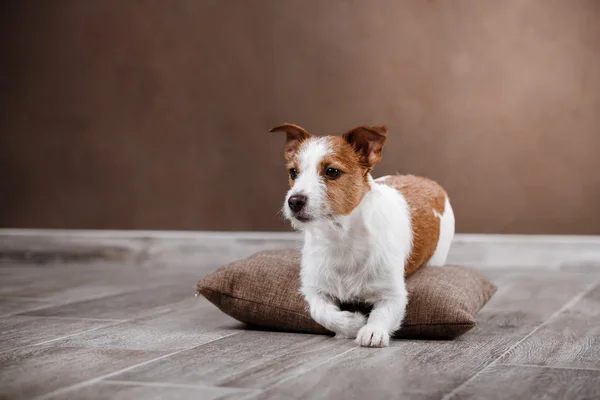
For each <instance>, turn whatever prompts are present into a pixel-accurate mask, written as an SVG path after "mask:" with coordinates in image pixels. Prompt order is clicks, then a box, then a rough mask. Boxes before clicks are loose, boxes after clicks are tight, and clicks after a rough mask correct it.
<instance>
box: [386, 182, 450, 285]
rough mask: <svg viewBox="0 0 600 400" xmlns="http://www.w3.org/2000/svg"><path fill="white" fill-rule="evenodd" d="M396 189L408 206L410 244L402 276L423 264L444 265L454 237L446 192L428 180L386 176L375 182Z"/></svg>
mask: <svg viewBox="0 0 600 400" xmlns="http://www.w3.org/2000/svg"><path fill="white" fill-rule="evenodd" d="M376 182H377V183H382V184H385V185H387V186H390V187H393V188H394V189H396V190H398V191H399V192H400V193H401V194H402V195H403V196H404V198H405V199H406V202H407V203H408V205H409V207H410V214H411V224H412V231H413V243H412V251H411V254H410V257H409V259H408V261H407V263H406V266H405V269H404V274H405V275H409V274H411V273H413V272H414V271H416V270H417V269H419V268H420V267H421V266H423V265H426V264H428V265H444V263H445V262H446V257H447V256H448V251H449V250H450V243H451V242H452V238H453V237H454V212H453V211H452V207H451V206H450V201H449V200H448V195H447V194H446V191H445V190H444V189H443V188H442V187H441V186H440V185H439V184H438V183H436V182H434V181H432V180H431V179H427V178H423V177H419V176H414V175H389V176H384V177H381V178H379V179H376Z"/></svg>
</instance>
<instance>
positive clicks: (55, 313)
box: [21, 283, 195, 319]
mask: <svg viewBox="0 0 600 400" xmlns="http://www.w3.org/2000/svg"><path fill="white" fill-rule="evenodd" d="M194 294H195V293H194V288H193V286H191V285H188V284H185V283H179V284H170V285H164V286H154V287H147V288H143V289H137V290H134V291H130V292H125V293H120V294H115V295H112V296H105V297H101V298H96V299H91V300H84V301H79V302H75V303H69V304H65V305H59V306H55V307H48V308H44V309H39V310H35V311H31V312H26V313H23V314H21V315H29V316H41V317H49V316H52V317H80V318H110V319H132V318H139V317H142V316H145V315H151V314H155V313H158V312H160V311H161V310H165V309H168V306H169V305H171V304H173V303H177V302H180V301H182V300H184V299H185V298H193V297H194Z"/></svg>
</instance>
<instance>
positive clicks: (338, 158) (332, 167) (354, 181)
mask: <svg viewBox="0 0 600 400" xmlns="http://www.w3.org/2000/svg"><path fill="white" fill-rule="evenodd" d="M328 139H329V143H330V145H331V150H332V151H331V154H330V155H327V156H325V157H324V158H323V159H322V160H321V163H320V165H319V173H320V175H321V176H322V177H323V179H324V181H325V185H326V186H327V198H328V203H329V206H330V208H331V211H332V213H333V214H335V215H348V214H350V213H351V212H352V210H354V209H355V208H356V207H357V206H358V205H359V204H360V201H361V200H362V198H363V196H364V195H365V193H366V192H367V191H368V190H369V184H368V180H367V179H368V178H367V177H368V170H367V169H366V168H365V167H364V166H363V165H362V163H361V162H360V157H359V155H358V154H357V153H356V152H355V151H354V149H353V148H352V146H351V145H350V144H349V143H348V142H347V141H346V140H345V139H344V138H342V137H339V136H330V137H329V138H328Z"/></svg>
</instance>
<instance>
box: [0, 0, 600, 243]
mask: <svg viewBox="0 0 600 400" xmlns="http://www.w3.org/2000/svg"><path fill="white" fill-rule="evenodd" d="M0 9H1V10H2V14H1V15H2V16H1V17H0V18H1V21H0V22H1V23H0V33H1V44H0V46H1V48H0V51H1V52H0V106H1V107H0V108H1V110H0V117H1V119H0V129H1V134H2V135H1V139H0V174H1V178H0V191H1V194H0V225H1V226H5V227H8V226H11V227H52V228H137V229H206V230H213V229H216V230H281V229H287V225H286V224H285V223H284V222H282V221H281V220H280V218H279V217H278V215H277V211H278V209H279V207H280V205H281V204H282V201H283V196H284V193H285V190H286V184H287V182H286V175H285V171H284V168H283V157H282V151H283V138H282V137H281V136H279V135H274V134H268V133H267V130H268V129H269V128H270V127H272V126H273V125H275V124H278V123H281V122H294V123H298V124H301V125H303V126H305V127H306V128H307V129H309V130H311V131H313V132H315V133H340V132H342V131H344V130H346V129H348V128H351V127H353V126H355V125H358V124H387V125H388V126H389V127H390V131H391V137H390V138H389V140H388V147H387V148H386V150H385V153H384V160H383V162H382V164H381V165H380V166H379V167H378V168H377V169H376V171H375V172H376V175H381V174H388V173H392V172H396V171H399V172H411V173H416V174H423V175H427V176H430V177H433V178H435V179H437V180H438V181H440V182H441V183H442V184H443V185H444V186H445V187H446V188H447V190H448V192H449V193H450V195H451V197H452V199H453V202H454V207H455V211H456V214H457V219H458V220H457V223H458V227H457V228H458V230H459V231H461V232H507V233H517V232H522V233H595V234H600V157H598V155H597V154H598V151H599V150H600V2H599V1H595V0H589V1H576V0H570V1H562V0H561V1H559V0H537V1H532V0H530V1H521V0H515V1H491V0H490V1H483V0H482V1H475V0H472V1H405V2H399V1H338V0H335V1H334V0H327V1H322V0H311V1H304V0H303V1H300V0H271V1H265V0H253V1H246V0H239V1H233V0H227V1H223V0H214V1H200V0H198V1H194V0H189V1H166V0H156V1H150V0H140V1H121V0H110V1H76V0H73V1H59V0H53V1H23V0H11V1H4V2H2V5H1V6H0Z"/></svg>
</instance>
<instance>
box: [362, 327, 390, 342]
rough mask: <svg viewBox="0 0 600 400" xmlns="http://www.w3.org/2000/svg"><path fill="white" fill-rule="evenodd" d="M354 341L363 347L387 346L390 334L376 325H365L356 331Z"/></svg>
mask: <svg viewBox="0 0 600 400" xmlns="http://www.w3.org/2000/svg"><path fill="white" fill-rule="evenodd" d="M356 343H358V344H359V345H361V346H363V347H387V346H388V345H389V344H390V335H389V333H388V332H387V331H386V330H385V329H383V328H381V327H379V326H377V325H365V326H363V327H362V328H361V329H360V331H358V336H357V337H356Z"/></svg>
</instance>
